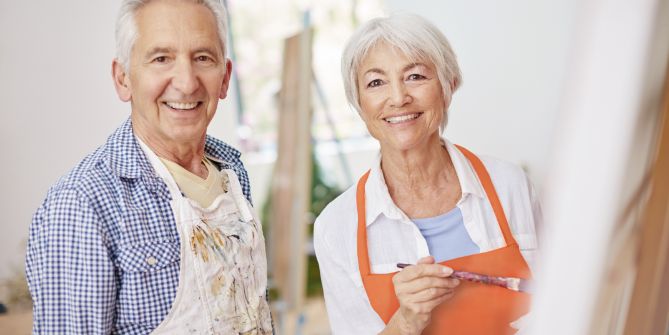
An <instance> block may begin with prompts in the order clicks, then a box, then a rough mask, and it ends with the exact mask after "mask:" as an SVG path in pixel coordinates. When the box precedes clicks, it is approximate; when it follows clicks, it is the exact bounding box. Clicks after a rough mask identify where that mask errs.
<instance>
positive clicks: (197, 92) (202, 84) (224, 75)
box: [113, 0, 231, 150]
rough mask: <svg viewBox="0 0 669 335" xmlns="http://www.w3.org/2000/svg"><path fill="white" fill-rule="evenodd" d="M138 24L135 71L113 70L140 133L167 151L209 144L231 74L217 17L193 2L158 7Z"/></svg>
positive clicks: (142, 13) (143, 13)
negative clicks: (212, 123)
mask: <svg viewBox="0 0 669 335" xmlns="http://www.w3.org/2000/svg"><path fill="white" fill-rule="evenodd" d="M135 22H136V23H137V31H138V37H137V40H136V42H135V44H134V46H133V48H132V52H131V55H130V71H129V73H127V72H125V71H123V70H122V68H121V66H120V64H118V62H116V61H115V62H114V66H113V67H114V76H115V82H116V86H117V91H118V93H119V96H120V97H121V99H122V100H124V101H128V100H130V101H131V105H132V121H133V128H134V131H135V133H136V134H137V135H138V136H140V138H142V139H144V140H145V141H148V142H149V143H150V145H159V146H161V147H164V148H165V149H167V150H171V149H172V148H176V147H177V146H182V145H198V144H201V143H203V141H204V138H205V134H206V130H207V126H208V125H209V122H210V121H211V119H212V118H213V117H214V114H215V113H216V107H217V105H218V99H219V98H220V99H223V98H225V96H226V93H227V89H228V83H229V80H230V70H231V63H230V61H229V60H228V59H226V58H225V56H224V55H223V52H222V48H221V42H220V39H219V37H218V31H217V25H216V20H215V17H214V15H213V14H212V13H211V11H210V10H209V9H208V8H206V7H205V6H203V5H198V4H194V3H191V2H187V1H175V0H165V1H152V2H150V3H149V4H147V5H145V6H144V7H142V8H141V9H140V10H139V11H138V12H137V13H136V16H135Z"/></svg>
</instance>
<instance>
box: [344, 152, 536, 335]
mask: <svg viewBox="0 0 669 335" xmlns="http://www.w3.org/2000/svg"><path fill="white" fill-rule="evenodd" d="M458 148H459V149H460V151H462V153H463V154H464V155H465V157H467V159H468V160H469V162H470V163H471V164H472V166H473V167H474V171H475V172H476V175H477V176H478V178H479V180H480V181H481V184H482V185H483V189H484V190H485V193H486V195H487V196H488V201H490V204H491V205H492V209H493V211H494V213H495V217H496V218H497V222H498V224H499V227H500V229H501V230H502V234H503V235H504V241H505V242H506V246H505V247H502V248H499V249H495V250H491V251H488V252H483V253H479V254H474V255H469V256H464V257H460V258H455V259H451V260H448V261H445V262H441V263H440V264H443V265H446V266H448V267H450V268H452V269H454V270H459V271H470V272H476V273H482V274H487V275H492V276H505V277H517V278H526V279H529V278H530V277H531V273H530V269H529V267H528V266H527V263H526V262H525V259H524V258H523V256H522V254H521V253H520V248H519V247H518V244H517V243H516V241H515V239H514V238H513V235H512V234H511V230H510V229H509V224H508V222H507V221H506V216H505V215H504V209H503V208H502V205H501V203H500V202H499V198H498V197H497V192H496V191H495V187H494V186H493V184H492V181H491V179H490V175H489V174H488V171H487V170H486V168H485V166H483V163H482V162H481V161H480V160H479V158H478V157H476V156H475V155H474V154H473V153H471V152H470V151H468V150H467V149H465V148H462V147H460V146H458ZM368 177H369V171H368V172H367V173H365V175H363V176H362V177H361V178H360V180H359V181H358V188H357V195H356V202H357V208H358V242H357V247H358V250H357V251H358V265H359V267H360V275H361V277H362V282H363V285H364V287H365V291H366V292H367V297H368V298H369V302H370V303H371V305H372V307H373V308H374V310H375V311H376V313H377V314H379V316H380V317H381V319H383V321H384V322H385V323H386V324H387V323H388V322H389V321H390V318H391V317H392V316H393V314H395V312H396V311H397V309H398V308H399V302H398V300H397V297H396V296H395V290H394V287H393V282H392V277H393V276H394V275H395V273H385V274H373V273H371V271H370V265H369V254H368V252H367V229H366V222H365V183H366V182H367V178H368ZM529 307H530V296H529V294H527V293H522V292H515V291H512V290H509V289H506V288H503V287H499V286H493V285H486V284H481V283H473V282H469V281H464V280H462V281H460V285H459V286H458V287H457V288H456V289H455V294H454V295H453V297H452V298H451V299H449V300H447V301H445V302H444V303H442V304H441V305H439V306H437V307H436V308H435V309H434V310H433V311H432V318H431V321H430V324H429V325H428V326H427V328H425V330H424V331H423V334H449V335H450V334H452V335H464V334H466V335H498V334H500V335H501V334H514V333H515V332H516V330H515V329H513V328H512V327H510V326H509V323H511V322H513V321H515V320H517V319H518V318H519V317H521V316H523V315H524V314H526V313H527V312H529Z"/></svg>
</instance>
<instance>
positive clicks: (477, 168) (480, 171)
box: [455, 144, 516, 246]
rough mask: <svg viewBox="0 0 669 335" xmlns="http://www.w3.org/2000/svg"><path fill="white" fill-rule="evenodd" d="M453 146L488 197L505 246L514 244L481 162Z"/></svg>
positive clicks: (469, 152) (491, 184)
mask: <svg viewBox="0 0 669 335" xmlns="http://www.w3.org/2000/svg"><path fill="white" fill-rule="evenodd" d="M455 146H456V147H457V148H458V149H459V150H460V151H461V152H462V153H463V154H464V155H465V157H467V159H468V160H469V162H470V163H471V164H472V167H473V168H474V172H476V175H477V176H478V177H479V181H480V182H481V185H482V186H483V190H485V193H486V195H487V196H488V201H490V205H491V206H492V210H493V212H494V213H495V217H496V218H497V223H498V224H499V228H500V229H501V230H502V235H503V236H504V241H505V242H506V245H507V246H508V245H512V244H515V243H516V240H515V239H514V238H513V234H511V229H510V228H509V222H508V221H507V220H506V215H505V214H504V208H503V207H502V203H501V202H500V201H499V197H498V196H497V191H496V190H495V186H494V185H493V183H492V179H490V174H488V170H487V169H486V168H485V166H484V165H483V162H481V160H480V159H479V158H478V157H477V156H476V155H474V154H473V153H472V152H471V151H469V150H467V149H465V148H463V147H461V146H459V145H457V144H456V145H455Z"/></svg>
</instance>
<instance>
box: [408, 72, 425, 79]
mask: <svg viewBox="0 0 669 335" xmlns="http://www.w3.org/2000/svg"><path fill="white" fill-rule="evenodd" d="M407 79H408V80H421V79H425V76H424V75H422V74H418V73H412V74H410V75H409V77H408V78H407Z"/></svg>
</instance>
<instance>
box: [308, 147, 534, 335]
mask: <svg viewBox="0 0 669 335" xmlns="http://www.w3.org/2000/svg"><path fill="white" fill-rule="evenodd" d="M443 144H444V146H445V147H446V149H447V150H448V153H449V155H450V156H451V160H452V161H453V165H454V167H455V172H456V174H457V176H458V180H459V182H460V186H461V189H462V198H460V200H459V201H458V203H457V205H456V206H457V207H459V208H460V210H461V212H462V216H463V219H464V224H465V228H466V229H467V232H468V233H469V236H470V237H471V238H472V240H473V241H474V243H476V245H478V247H479V249H480V252H486V251H490V250H493V249H497V248H500V247H503V246H505V242H504V237H503V236H502V232H501V230H500V228H499V225H498V223H497V220H496V218H495V215H494V213H493V211H492V207H491V205H490V202H489V201H488V199H487V197H486V194H485V192H484V190H483V186H481V184H480V182H479V180H478V177H477V176H476V173H475V172H474V169H473V168H472V166H471V165H470V164H469V161H468V160H467V158H465V156H464V155H463V154H462V153H461V152H460V151H459V150H458V149H457V148H456V147H455V146H454V145H453V144H452V143H450V142H449V141H448V140H444V141H443ZM479 158H480V159H481V160H482V161H483V164H484V165H485V167H486V169H487V170H488V173H489V174H490V177H491V179H492V181H493V184H494V186H495V189H496V191H497V194H498V196H499V199H500V201H501V203H502V207H503V208H504V213H505V214H506V217H507V219H508V221H509V226H510V228H511V232H512V233H513V236H514V238H515V239H516V241H517V242H518V244H519V246H520V249H521V252H522V254H523V256H524V257H525V260H526V261H527V262H528V264H529V266H530V268H531V269H532V268H533V261H534V258H535V253H536V251H537V237H536V232H535V226H536V225H539V224H540V223H541V208H540V205H539V201H538V197H537V195H536V194H535V191H534V188H533V187H532V184H531V183H530V181H529V180H528V179H527V177H526V175H525V173H524V171H523V170H522V169H521V168H519V167H518V166H516V165H513V164H510V163H507V162H504V161H501V160H497V159H494V158H489V157H479ZM380 162H381V160H380V154H379V155H378V160H377V161H376V162H375V164H374V165H373V166H372V168H371V172H370V175H369V179H368V180H367V184H366V185H365V192H366V207H367V213H366V217H367V222H366V223H367V240H368V242H367V243H368V245H367V248H368V252H369V260H370V264H371V271H372V273H390V272H396V271H398V269H397V267H396V265H397V263H415V262H416V261H417V260H418V259H419V258H421V257H424V256H428V255H429V252H428V248H427V243H426V241H425V238H423V236H422V235H421V233H420V231H419V230H418V228H417V227H416V225H415V224H414V223H413V222H411V220H410V219H409V217H407V215H406V214H405V213H404V212H402V210H401V209H399V208H398V207H397V206H396V205H395V203H394V202H393V200H392V199H391V198H390V194H389V193H388V188H387V186H386V184H385V181H384V178H383V172H382V171H381V164H380ZM356 184H357V183H356ZM355 199H356V185H355V184H354V185H353V186H351V187H350V188H349V189H347V190H346V191H345V192H344V193H342V194H341V195H340V196H339V197H337V198H336V199H335V200H333V201H332V202H331V203H330V204H329V205H328V206H327V207H326V208H325V209H324V210H323V212H322V213H321V214H320V215H319V216H318V218H317V219H316V223H315V225H316V226H315V228H314V247H315V250H316V257H317V258H318V264H319V267H320V271H321V280H322V283H323V291H324V295H325V304H326V307H327V311H328V317H329V320H330V327H331V328H332V332H333V334H360V335H364V334H378V333H379V332H380V331H381V330H382V329H383V328H384V326H385V324H384V323H383V321H382V320H381V318H380V317H379V316H378V315H377V314H376V312H375V311H374V309H373V308H372V306H371V305H370V303H369V299H368V298H367V294H366V293H365V288H364V287H363V285H362V279H361V277H360V272H359V269H358V257H357V251H356V250H357V249H356V239H357V238H356V232H357V225H358V219H357V209H356V202H355Z"/></svg>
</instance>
